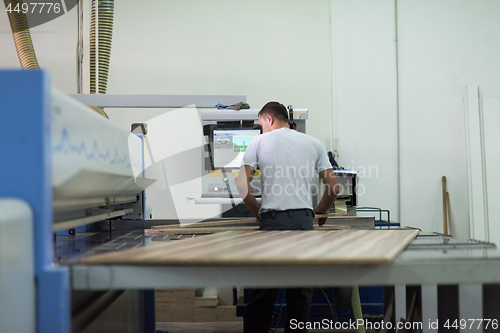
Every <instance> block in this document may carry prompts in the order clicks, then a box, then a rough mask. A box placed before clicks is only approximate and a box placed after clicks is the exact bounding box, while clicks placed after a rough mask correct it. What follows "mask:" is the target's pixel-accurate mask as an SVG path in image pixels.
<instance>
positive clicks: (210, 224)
mask: <svg viewBox="0 0 500 333" xmlns="http://www.w3.org/2000/svg"><path fill="white" fill-rule="evenodd" d="M339 216H342V217H346V216H356V215H346V214H337V213H329V214H316V215H315V217H314V220H318V219H320V218H323V217H328V218H332V217H333V218H335V217H339ZM234 224H255V225H259V220H258V219H256V218H250V219H248V218H246V219H241V220H220V221H211V222H197V223H191V224H184V225H180V224H167V225H156V226H152V227H151V228H152V229H156V230H164V229H176V228H200V227H215V226H222V225H234Z"/></svg>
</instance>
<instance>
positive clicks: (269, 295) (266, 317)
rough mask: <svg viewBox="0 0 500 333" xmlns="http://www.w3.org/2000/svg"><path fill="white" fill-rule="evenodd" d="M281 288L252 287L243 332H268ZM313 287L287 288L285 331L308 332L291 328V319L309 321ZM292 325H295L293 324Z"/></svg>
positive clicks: (297, 321)
mask: <svg viewBox="0 0 500 333" xmlns="http://www.w3.org/2000/svg"><path fill="white" fill-rule="evenodd" d="M278 291H279V289H252V290H251V291H250V298H249V300H248V303H247V308H246V311H245V317H244V323H243V332H245V333H261V332H262V333H267V332H269V326H270V325H271V319H272V317H273V312H274V302H275V300H276V296H277V295H278ZM312 293H313V291H312V288H300V289H299V288H287V289H286V325H285V332H307V330H306V329H304V330H299V329H294V330H292V329H291V328H290V320H292V319H295V320H296V322H295V323H299V322H303V323H305V322H307V321H309V315H310V311H311V300H312ZM292 327H295V325H294V326H292Z"/></svg>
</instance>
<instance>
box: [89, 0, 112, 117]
mask: <svg viewBox="0 0 500 333" xmlns="http://www.w3.org/2000/svg"><path fill="white" fill-rule="evenodd" d="M114 9H115V3H114V0H92V13H91V16H90V93H91V94H95V93H97V92H98V93H99V94H105V93H106V89H107V86H108V75H109V58H110V56H111V40H112V37H113V16H114ZM96 16H97V18H96ZM96 21H97V22H96ZM96 25H97V27H96ZM96 34H97V38H96ZM96 41H97V58H98V59H96ZM96 64H98V65H99V68H98V69H97V70H96ZM96 72H98V73H96ZM96 74H98V75H97V77H96ZM96 82H97V84H96ZM97 89H98V91H97ZM91 108H92V109H93V110H94V111H95V112H97V113H99V114H101V115H102V116H104V117H106V118H108V119H109V117H108V115H107V114H106V112H104V109H102V108H100V107H97V106H92V107H91Z"/></svg>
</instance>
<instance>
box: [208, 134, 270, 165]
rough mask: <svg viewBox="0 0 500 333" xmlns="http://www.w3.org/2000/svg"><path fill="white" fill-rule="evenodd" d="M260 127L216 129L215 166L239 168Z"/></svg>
mask: <svg viewBox="0 0 500 333" xmlns="http://www.w3.org/2000/svg"><path fill="white" fill-rule="evenodd" d="M259 134H260V130H258V129H238V130H214V156H213V157H214V168H239V167H240V166H241V162H242V160H243V155H244V154H245V151H246V149H247V146H248V144H249V143H250V140H252V139H253V138H255V137H256V136H257V135H259Z"/></svg>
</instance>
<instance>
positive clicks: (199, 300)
mask: <svg viewBox="0 0 500 333" xmlns="http://www.w3.org/2000/svg"><path fill="white" fill-rule="evenodd" d="M194 305H195V306H203V307H205V306H208V307H216V306H217V305H219V297H217V295H214V296H203V297H195V299H194Z"/></svg>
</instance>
